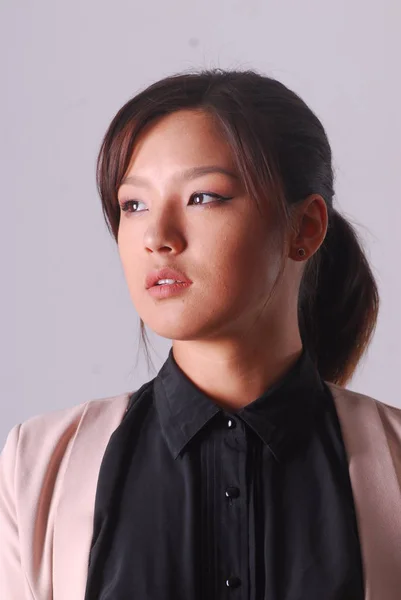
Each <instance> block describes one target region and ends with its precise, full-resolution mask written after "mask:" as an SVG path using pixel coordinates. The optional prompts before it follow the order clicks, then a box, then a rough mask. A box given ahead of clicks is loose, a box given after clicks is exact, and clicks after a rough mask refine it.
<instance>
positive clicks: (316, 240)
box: [289, 194, 328, 260]
mask: <svg viewBox="0 0 401 600" xmlns="http://www.w3.org/2000/svg"><path fill="white" fill-rule="evenodd" d="M294 219H295V223H294V234H293V236H292V240H291V245H290V252H289V256H290V258H292V259H293V260H305V259H307V258H310V257H311V256H312V255H313V254H315V252H317V250H319V248H320V246H321V245H322V243H323V241H324V238H325V237H326V232H327V225H328V211H327V205H326V202H325V200H324V199H323V198H322V196H319V195H318V194H311V195H310V196H308V197H307V198H306V199H305V200H303V201H302V202H300V203H299V204H297V205H296V207H295V217H294ZM299 248H303V249H304V250H305V254H304V257H302V256H300V255H299V254H298V249H299Z"/></svg>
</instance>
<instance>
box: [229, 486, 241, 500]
mask: <svg viewBox="0 0 401 600" xmlns="http://www.w3.org/2000/svg"><path fill="white" fill-rule="evenodd" d="M226 496H227V498H238V496H239V489H238V488H237V487H228V488H227V489H226Z"/></svg>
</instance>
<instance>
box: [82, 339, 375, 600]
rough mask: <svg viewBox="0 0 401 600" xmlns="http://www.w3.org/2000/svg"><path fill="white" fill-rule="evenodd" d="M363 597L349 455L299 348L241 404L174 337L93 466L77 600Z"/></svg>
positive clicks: (323, 390) (325, 393) (326, 396)
mask: <svg viewBox="0 0 401 600" xmlns="http://www.w3.org/2000/svg"><path fill="white" fill-rule="evenodd" d="M225 598H227V599H232V600H363V598H364V585H363V567H362V560H361V551H360V543H359V537H358V529H357V522H356V517H355V507H354V502H353V496H352V488H351V482H350V479H349V471H348V462H347V456H346V451H345V447H344V444H343V440H342V435H341V429H340V423H339V420H338V417H337V413H336V410H335V405H334V401H333V398H332V395H331V392H330V389H329V388H328V386H327V385H326V384H325V382H324V381H323V380H322V379H321V378H320V376H319V373H318V371H317V369H316V367H315V365H314V362H313V360H312V358H311V355H310V354H309V352H308V351H307V350H306V349H305V347H304V350H303V352H302V355H301V356H300V358H299V359H298V361H297V362H296V364H295V365H294V366H293V367H292V368H291V369H290V370H289V372H288V373H287V374H286V375H285V376H284V377H282V378H281V380H280V381H279V382H278V383H276V384H275V385H273V386H270V387H269V388H268V389H267V390H266V391H265V392H264V394H262V395H261V396H260V397H259V398H257V399H255V400H254V401H253V402H251V403H250V404H248V405H246V406H244V407H243V408H241V409H240V410H238V411H235V412H234V411H232V412H231V411H228V410H225V409H223V408H221V407H219V406H217V405H216V404H215V403H214V402H213V401H212V400H211V399H210V398H209V397H208V396H206V395H205V394H204V393H202V392H201V391H200V389H199V388H198V387H197V386H195V384H194V383H192V381H191V380H190V379H189V378H188V377H187V376H186V375H185V373H184V372H183V371H182V370H181V369H180V368H179V366H178V364H177V363H176V361H175V359H174V356H173V351H172V349H170V352H169V355H168V358H167V360H166V362H165V363H164V365H163V366H162V367H161V369H160V371H159V372H158V374H157V376H156V377H155V378H154V379H152V380H151V381H149V382H147V383H145V384H144V385H143V386H142V387H141V388H140V389H139V390H137V391H135V392H134V393H133V394H132V397H131V398H130V403H129V406H128V410H127V413H126V415H125V417H124V419H123V420H122V422H121V423H120V425H119V426H118V428H117V429H116V430H115V431H114V433H113V434H112V436H111V438H110V441H109V443H108V446H107V448H106V451H105V454H104V457H103V461H102V464H101V468H100V473H99V479H98V485H97V490H96V500H95V516H94V529H93V539H92V546H91V553H90V563H89V571H88V581H87V589H86V595H85V600H128V599H129V600H222V599H225Z"/></svg>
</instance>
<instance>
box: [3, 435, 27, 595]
mask: <svg viewBox="0 0 401 600" xmlns="http://www.w3.org/2000/svg"><path fill="white" fill-rule="evenodd" d="M20 427H21V425H20V424H18V425H15V426H14V427H13V428H12V429H11V431H10V432H9V434H8V436H7V439H6V443H5V445H4V447H3V449H2V451H1V453H0V598H4V600H6V599H7V600H23V599H25V598H27V596H26V595H25V591H26V580H25V575H24V571H23V569H22V565H21V555H20V547H19V535H18V515H17V512H16V503H15V465H16V457H17V450H18V440H19V432H20ZM28 598H32V596H31V595H29V596H28Z"/></svg>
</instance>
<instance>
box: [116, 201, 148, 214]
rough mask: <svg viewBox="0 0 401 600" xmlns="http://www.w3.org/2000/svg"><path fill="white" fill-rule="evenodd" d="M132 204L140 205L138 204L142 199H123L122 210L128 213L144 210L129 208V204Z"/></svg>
mask: <svg viewBox="0 0 401 600" xmlns="http://www.w3.org/2000/svg"><path fill="white" fill-rule="evenodd" d="M132 204H135V205H138V204H140V201H139V200H125V201H122V202H121V203H120V206H121V210H122V211H124V212H128V213H133V212H143V211H142V210H128V209H129V206H130V205H132Z"/></svg>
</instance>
